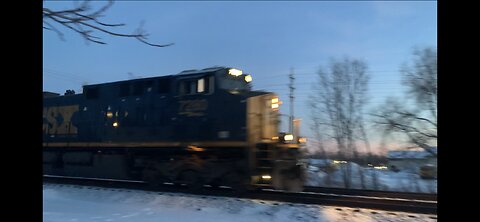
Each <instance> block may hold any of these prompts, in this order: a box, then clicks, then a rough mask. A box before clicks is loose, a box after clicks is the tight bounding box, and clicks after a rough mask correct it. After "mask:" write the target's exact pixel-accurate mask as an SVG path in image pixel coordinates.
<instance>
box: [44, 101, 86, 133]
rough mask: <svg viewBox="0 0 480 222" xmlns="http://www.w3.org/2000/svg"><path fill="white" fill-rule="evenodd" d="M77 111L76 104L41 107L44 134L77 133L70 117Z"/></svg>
mask: <svg viewBox="0 0 480 222" xmlns="http://www.w3.org/2000/svg"><path fill="white" fill-rule="evenodd" d="M77 111H78V105H72V106H54V107H45V108H43V133H44V134H77V127H76V126H75V125H73V124H72V122H71V119H72V116H73V114H74V113H75V112H77Z"/></svg>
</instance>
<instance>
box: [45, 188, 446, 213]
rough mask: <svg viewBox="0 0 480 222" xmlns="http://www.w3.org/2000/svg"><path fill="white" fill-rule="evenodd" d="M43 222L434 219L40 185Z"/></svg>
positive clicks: (311, 206)
mask: <svg viewBox="0 0 480 222" xmlns="http://www.w3.org/2000/svg"><path fill="white" fill-rule="evenodd" d="M43 221H44V222H83V221H92V222H96V221H134V222H153V221H155V222H159V221H160V222H161V221H175V222H186V221H188V222H191V221H194V222H202V221H205V222H207V221H208V222H214V221H222V222H223V221H232V222H241V221H245V222H247V221H254V222H264V221H275V222H277V221H278V222H287V221H288V222H292V221H301V222H311V221H316V222H327V221H328V222H330V221H333V222H337V221H353V222H370V221H372V222H373V221H391V222H397V221H437V218H436V216H435V215H425V214H411V213H403V212H389V211H378V210H370V209H356V208H346V207H334V206H318V205H305V204H290V203H283V202H275V201H261V200H249V199H238V198H228V197H211V196H199V195H190V194H180V193H160V192H148V191H136V190H127V189H108V188H98V187H86V186H76V185H58V184H44V185H43Z"/></svg>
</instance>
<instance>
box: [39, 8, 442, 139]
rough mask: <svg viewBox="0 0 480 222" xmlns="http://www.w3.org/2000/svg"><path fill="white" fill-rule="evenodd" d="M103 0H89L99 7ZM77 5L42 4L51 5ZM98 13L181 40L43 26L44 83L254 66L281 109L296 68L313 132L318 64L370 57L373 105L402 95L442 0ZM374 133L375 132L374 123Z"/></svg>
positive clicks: (299, 103)
mask: <svg viewBox="0 0 480 222" xmlns="http://www.w3.org/2000/svg"><path fill="white" fill-rule="evenodd" d="M103 5H105V2H102V1H95V2H92V6H93V7H94V8H98V7H101V6H103ZM73 6H74V4H73V3H72V2H70V1H60V2H58V1H46V2H45V3H44V7H48V8H50V9H67V8H72V7H73ZM101 21H103V22H107V23H125V24H126V26H125V27H116V28H114V30H115V31H118V32H125V33H131V32H133V31H134V30H135V29H136V28H137V27H139V25H140V24H142V23H143V28H144V29H145V30H146V31H147V32H148V33H149V41H150V42H153V43H156V44H169V43H174V45H172V46H169V47H164V48H157V47H151V46H147V45H145V44H143V43H141V42H139V41H136V40H135V39H129V38H121V37H113V36H108V35H104V34H101V33H96V35H97V36H98V37H101V38H102V40H104V41H105V42H107V44H106V45H100V44H95V43H91V42H90V43H88V42H86V41H85V40H84V39H83V38H82V37H81V36H79V35H78V34H76V33H74V32H72V31H71V30H69V29H66V28H63V27H60V26H58V25H57V26H56V28H58V29H59V30H60V31H61V32H62V33H63V34H64V40H61V39H60V38H59V37H58V35H57V34H56V33H55V32H53V31H49V30H46V29H44V31H43V88H44V91H52V92H57V93H62V94H63V93H64V92H65V90H67V89H73V90H75V91H76V92H81V88H82V84H94V83H103V82H111V81H118V80H125V79H131V78H139V77H152V76H162V75H171V74H176V73H179V72H181V71H183V70H188V69H203V68H207V67H212V66H227V67H235V68H238V69H242V70H243V71H244V72H246V73H249V74H251V75H252V76H253V87H254V89H255V90H268V91H272V92H276V93H277V94H278V95H279V96H280V99H281V100H282V101H283V104H282V106H283V109H282V108H281V113H282V114H289V113H288V112H289V109H288V107H289V101H288V93H289V90H288V74H289V73H290V72H291V70H292V69H293V72H294V74H295V77H296V80H295V87H296V90H295V97H296V99H295V101H294V105H295V117H296V118H300V119H302V129H301V132H302V134H303V135H305V136H307V137H308V138H312V137H313V135H314V134H313V132H312V131H311V130H310V125H309V123H308V122H309V118H310V117H309V113H310V111H309V110H308V107H307V98H308V96H309V95H311V89H312V84H313V83H314V82H315V81H316V72H317V71H318V69H319V67H327V65H328V62H329V60H330V59H331V58H335V59H339V58H343V57H345V56H348V57H350V58H353V59H360V60H363V61H365V62H366V63H367V65H368V70H369V74H370V76H371V79H370V85H369V86H370V87H369V98H370V100H369V105H368V107H369V108H372V107H377V106H379V105H381V104H382V103H383V101H384V100H385V98H386V97H390V96H403V92H404V91H405V88H404V87H403V86H402V85H401V77H400V72H399V69H400V66H401V65H402V64H403V63H405V62H409V61H411V59H412V51H413V49H414V48H415V47H434V48H436V47H437V3H436V1H116V2H115V3H114V5H113V6H112V7H111V8H110V9H108V11H106V13H105V16H104V17H102V18H101ZM52 24H54V23H52ZM94 34H95V33H94ZM367 111H368V108H367ZM285 120H286V119H285ZM284 122H285V121H284ZM282 127H283V128H284V129H283V130H286V129H288V127H286V125H284V126H282ZM370 133H371V134H372V137H373V138H374V137H375V130H374V129H373V128H372V129H371V131H370ZM370 133H369V134H370ZM373 143H375V142H373Z"/></svg>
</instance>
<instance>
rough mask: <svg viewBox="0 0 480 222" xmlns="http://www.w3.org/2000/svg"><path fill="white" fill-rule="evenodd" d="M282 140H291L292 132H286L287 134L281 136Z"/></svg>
mask: <svg viewBox="0 0 480 222" xmlns="http://www.w3.org/2000/svg"><path fill="white" fill-rule="evenodd" d="M283 140H285V141H292V140H293V135H292V134H287V135H285V136H283Z"/></svg>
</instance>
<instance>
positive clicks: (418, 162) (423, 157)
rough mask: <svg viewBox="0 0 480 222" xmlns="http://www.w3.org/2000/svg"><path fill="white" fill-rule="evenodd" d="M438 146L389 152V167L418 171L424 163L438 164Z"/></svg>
mask: <svg viewBox="0 0 480 222" xmlns="http://www.w3.org/2000/svg"><path fill="white" fill-rule="evenodd" d="M436 154H437V147H431V148H429V151H425V150H424V149H422V150H395V151H389V152H388V154H387V159H388V168H389V169H391V170H400V171H408V172H415V173H418V172H419V169H420V167H422V166H424V165H434V166H437V157H436Z"/></svg>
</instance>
